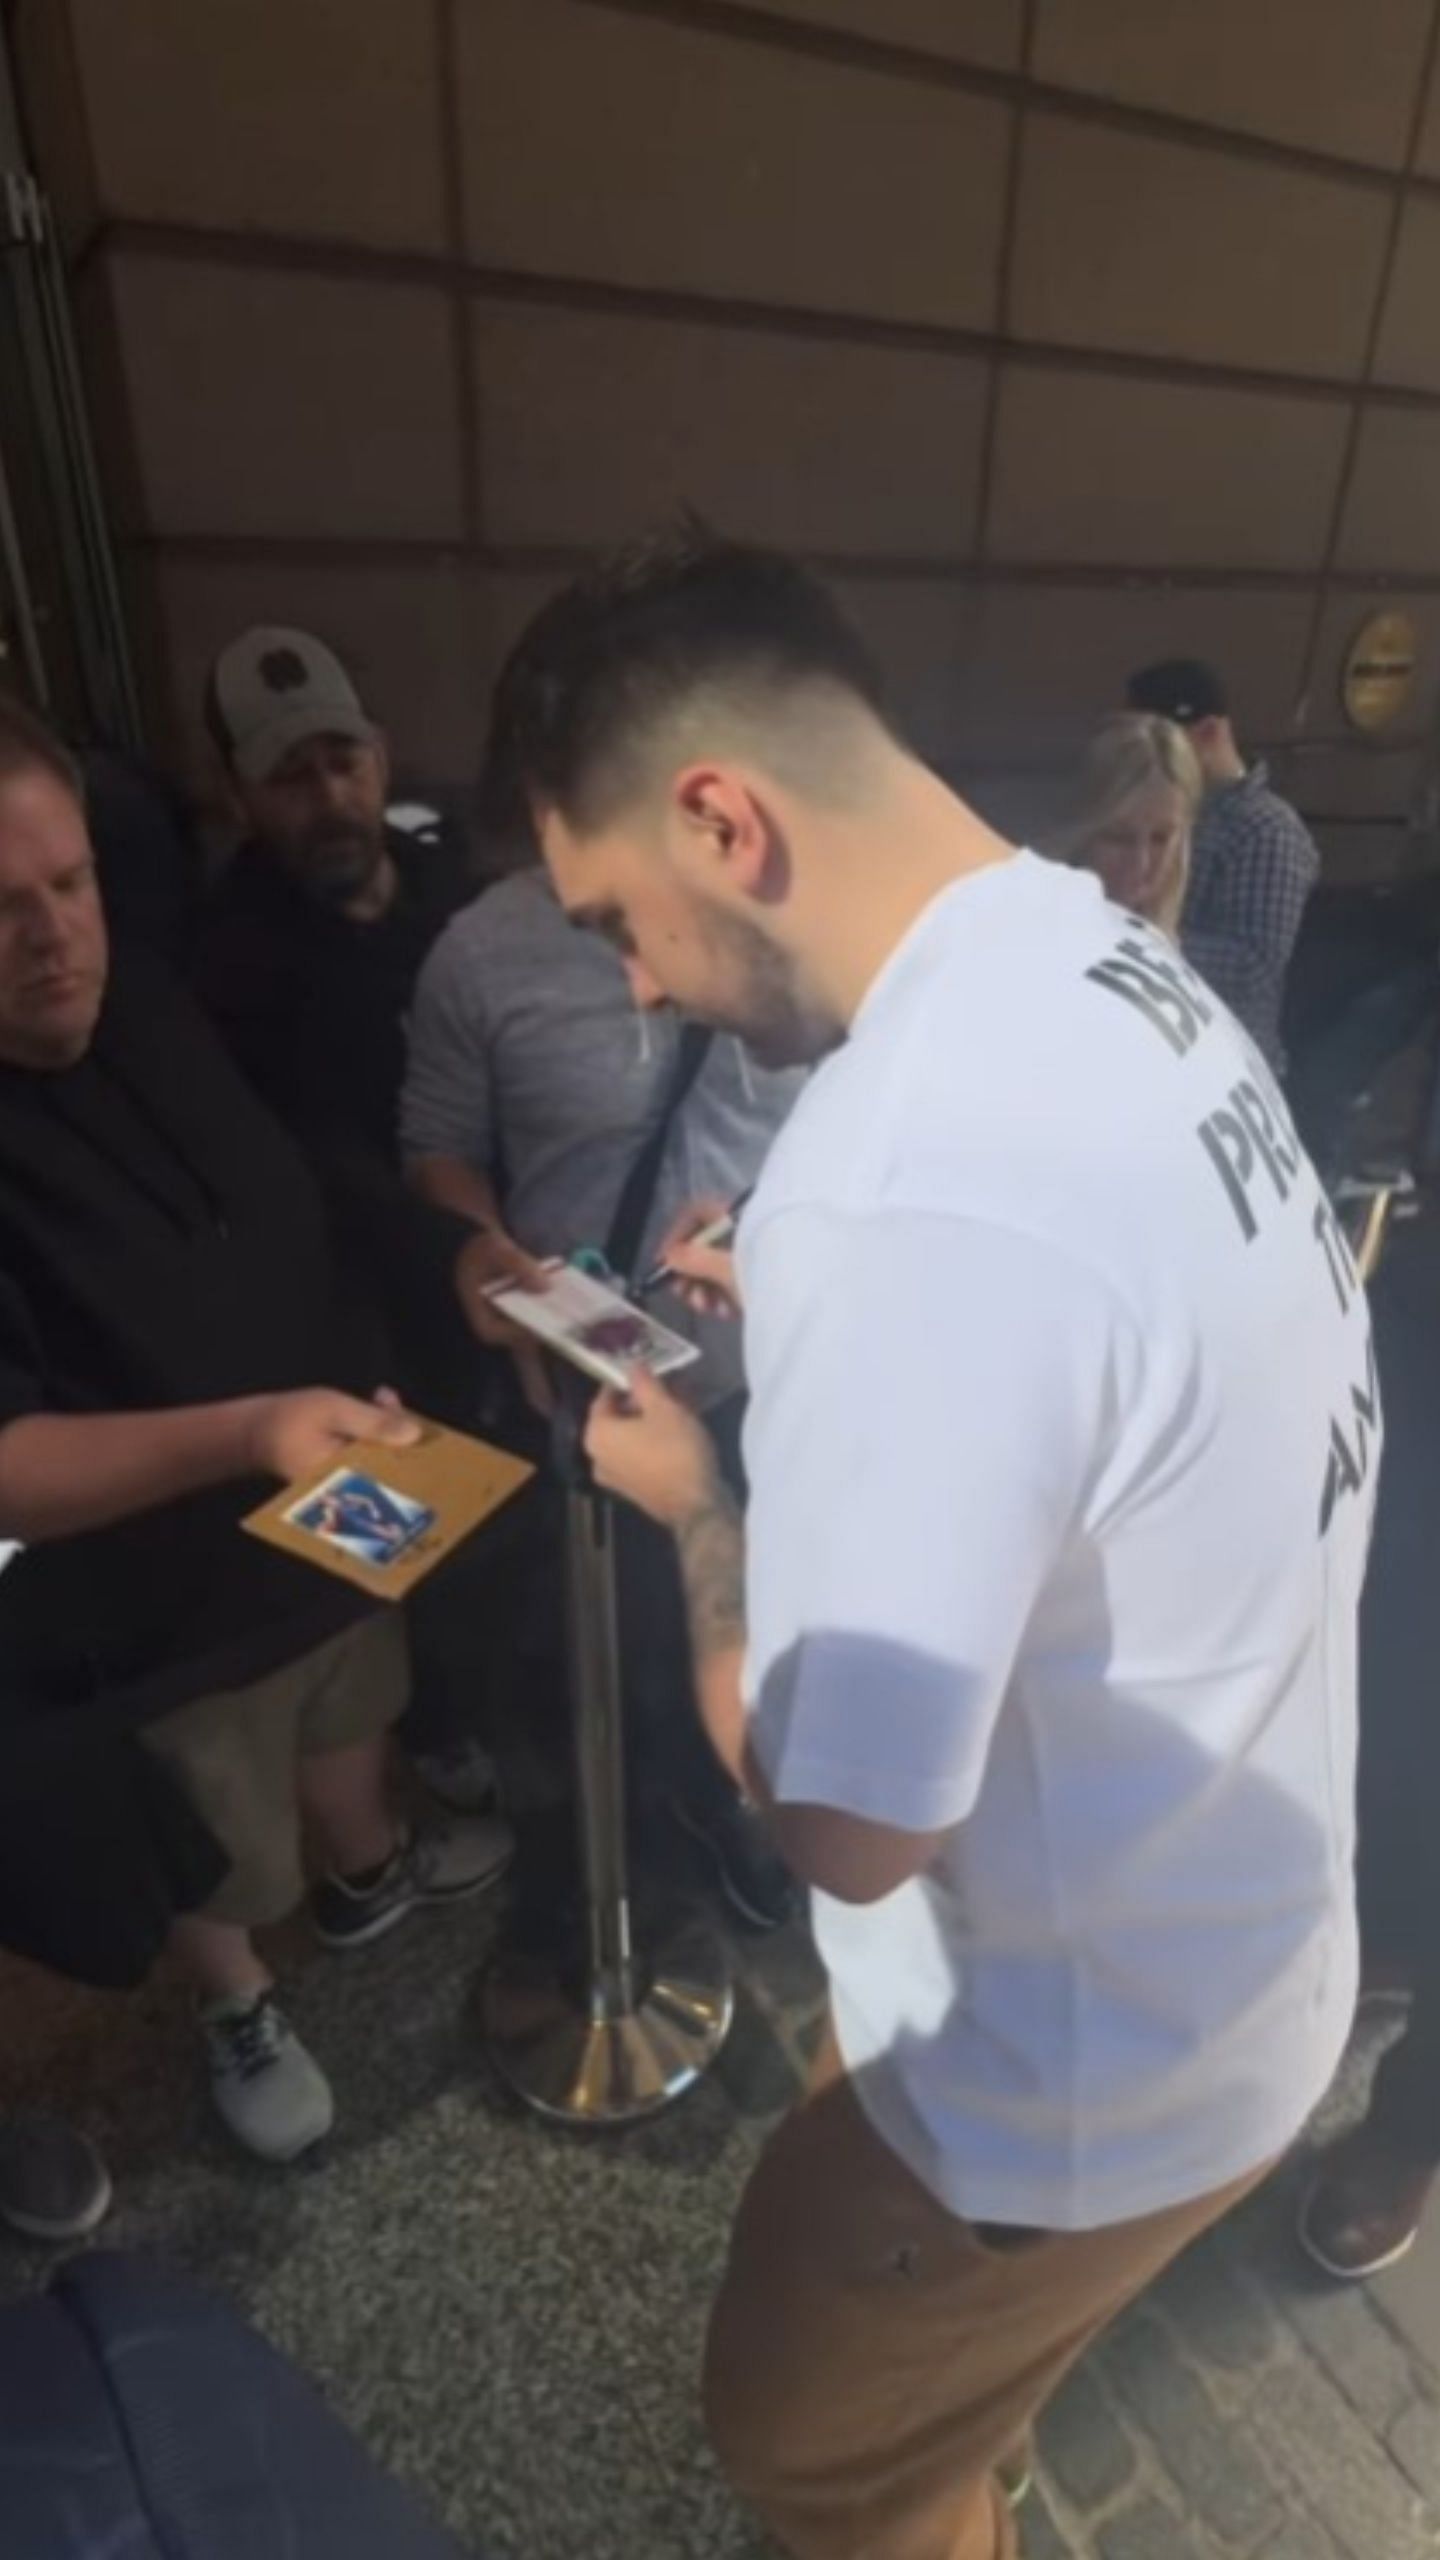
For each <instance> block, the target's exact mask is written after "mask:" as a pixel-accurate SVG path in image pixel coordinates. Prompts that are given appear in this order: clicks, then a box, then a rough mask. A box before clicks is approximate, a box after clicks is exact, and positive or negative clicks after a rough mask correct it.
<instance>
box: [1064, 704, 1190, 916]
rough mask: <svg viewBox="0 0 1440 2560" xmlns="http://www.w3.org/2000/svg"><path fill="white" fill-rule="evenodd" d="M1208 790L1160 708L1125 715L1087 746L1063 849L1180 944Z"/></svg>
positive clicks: (1109, 723)
mask: <svg viewBox="0 0 1440 2560" xmlns="http://www.w3.org/2000/svg"><path fill="white" fill-rule="evenodd" d="M1203 787H1204V786H1203V782H1202V779H1201V773H1200V767H1199V764H1198V763H1197V762H1196V758H1195V751H1194V749H1193V747H1192V746H1191V744H1190V741H1189V739H1188V738H1187V737H1186V735H1185V732H1184V730H1183V729H1179V728H1177V727H1176V725H1175V723H1174V721H1173V720H1162V719H1161V718H1160V717H1159V715H1158V714H1157V713H1155V712H1149V711H1125V712H1121V713H1120V714H1119V715H1118V716H1117V717H1116V718H1115V719H1113V720H1107V721H1106V723H1105V725H1104V727H1103V728H1102V729H1097V731H1096V733H1095V735H1094V737H1093V738H1092V739H1091V741H1090V744H1089V746H1088V747H1087V748H1086V750H1085V759H1084V762H1083V764H1082V766H1081V768H1080V780H1079V787H1078V791H1077V794H1076V804H1075V811H1074V815H1073V817H1072V818H1071V821H1070V824H1069V826H1068V827H1067V828H1066V830H1065V831H1064V833H1063V835H1062V837H1061V839H1060V842H1059V845H1058V847H1057V851H1058V852H1059V853H1060V854H1061V856H1062V858H1063V859H1064V860H1065V861H1067V862H1074V863H1079V864H1081V865H1082V866H1083V867H1084V868H1085V869H1086V870H1089V871H1095V872H1098V873H1099V876H1100V878H1101V880H1102V881H1103V882H1104V884H1105V894H1106V896H1107V897H1109V898H1113V899H1114V901H1115V903H1116V905H1117V906H1120V907H1128V908H1129V909H1130V910H1131V912H1132V914H1134V915H1139V916H1144V917H1145V918H1146V919H1147V921H1148V922H1149V923H1150V924H1153V925H1156V926H1158V928H1159V930H1160V931H1161V932H1162V933H1168V934H1169V935H1170V937H1171V939H1172V941H1173V940H1175V939H1177V938H1178V935H1179V928H1180V910H1181V908H1182V907H1183V906H1184V903H1185V890H1186V887H1187V884H1188V881H1189V875H1190V830H1191V828H1192V827H1193V825H1194V823H1195V813H1196V811H1197V810H1198V808H1199V806H1200V797H1201V792H1202V790H1203Z"/></svg>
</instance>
